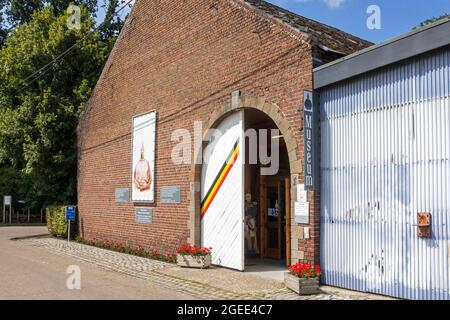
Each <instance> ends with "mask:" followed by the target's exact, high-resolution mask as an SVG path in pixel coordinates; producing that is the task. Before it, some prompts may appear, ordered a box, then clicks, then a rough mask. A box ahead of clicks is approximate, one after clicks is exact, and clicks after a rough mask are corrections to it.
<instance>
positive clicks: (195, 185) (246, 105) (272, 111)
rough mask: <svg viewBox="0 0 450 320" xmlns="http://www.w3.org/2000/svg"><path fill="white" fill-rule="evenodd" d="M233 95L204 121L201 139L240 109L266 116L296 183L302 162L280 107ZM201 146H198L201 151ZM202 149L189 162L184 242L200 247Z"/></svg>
mask: <svg viewBox="0 0 450 320" xmlns="http://www.w3.org/2000/svg"><path fill="white" fill-rule="evenodd" d="M237 96H238V95H237V93H234V94H233V100H234V97H236V100H235V102H232V103H231V105H230V104H224V105H222V106H221V107H220V108H218V109H216V110H215V111H214V112H213V113H212V114H211V115H210V116H209V118H208V120H207V124H206V126H203V133H202V136H203V137H205V134H206V131H207V130H208V129H211V128H214V127H216V126H217V125H218V124H219V123H220V122H221V121H222V120H223V119H225V118H226V117H227V116H228V115H230V114H232V113H233V112H236V111H238V110H243V109H257V110H259V111H261V112H263V113H264V114H265V115H267V116H268V117H269V118H271V119H272V121H273V122H274V123H275V124H276V125H277V127H278V129H279V130H280V132H281V134H282V135H283V138H284V141H285V143H286V147H287V152H288V157H289V166H290V173H291V177H292V178H293V179H292V181H293V182H294V183H297V180H298V177H299V175H300V174H301V173H302V163H301V160H300V159H299V152H298V144H297V140H296V139H295V135H294V132H293V130H292V127H291V125H290V123H289V121H288V120H287V119H286V118H285V117H284V116H283V113H282V112H281V109H280V107H279V106H278V105H277V104H275V103H270V102H266V98H265V97H255V96H246V95H239V97H238V98H237ZM203 147H204V145H203V146H202V149H203ZM201 151H202V150H196V151H195V152H194V155H193V159H192V160H193V161H192V165H191V172H190V192H189V217H190V219H189V229H190V237H189V239H188V242H189V243H190V244H197V245H200V240H201V238H200V232H201V220H200V202H201V199H200V197H201V195H200V183H201V172H202V165H201V164H198V163H199V161H197V160H198V159H199V158H200V157H201V156H202V152H201Z"/></svg>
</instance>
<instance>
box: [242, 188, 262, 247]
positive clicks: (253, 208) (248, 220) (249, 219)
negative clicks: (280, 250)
mask: <svg viewBox="0 0 450 320" xmlns="http://www.w3.org/2000/svg"><path fill="white" fill-rule="evenodd" d="M257 215H258V210H257V203H256V202H252V195H251V194H250V193H247V194H246V195H245V241H246V242H247V248H248V250H249V251H253V252H254V253H256V254H259V249H258V240H257V234H256V217H257Z"/></svg>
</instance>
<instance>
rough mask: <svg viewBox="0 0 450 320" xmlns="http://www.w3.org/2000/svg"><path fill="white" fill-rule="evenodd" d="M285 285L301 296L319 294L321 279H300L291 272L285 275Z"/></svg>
mask: <svg viewBox="0 0 450 320" xmlns="http://www.w3.org/2000/svg"><path fill="white" fill-rule="evenodd" d="M284 283H285V285H286V287H287V288H289V289H291V290H292V291H294V292H296V293H298V294H299V295H308V294H318V293H320V289H319V278H308V279H306V278H299V277H296V276H294V275H292V274H290V273H289V272H286V273H285V274H284Z"/></svg>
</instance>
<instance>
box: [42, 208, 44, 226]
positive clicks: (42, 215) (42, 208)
mask: <svg viewBox="0 0 450 320" xmlns="http://www.w3.org/2000/svg"><path fill="white" fill-rule="evenodd" d="M43 211H44V208H41V224H42V223H43V220H42V217H43V215H42V212H43Z"/></svg>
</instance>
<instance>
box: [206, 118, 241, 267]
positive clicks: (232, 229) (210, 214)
mask: <svg viewBox="0 0 450 320" xmlns="http://www.w3.org/2000/svg"><path fill="white" fill-rule="evenodd" d="M244 144H245V139H244V112H243V111H238V112H236V113H234V114H232V115H230V116H229V117H228V118H226V119H225V120H223V121H222V123H221V124H220V125H219V126H218V127H217V128H216V130H215V131H214V132H213V134H212V139H210V142H209V144H208V145H207V146H206V148H205V149H204V151H203V161H204V162H203V166H202V181H201V196H202V203H201V217H202V245H203V246H205V247H211V248H212V259H213V264H215V265H219V266H223V267H227V268H231V269H237V270H241V271H243V270H244V159H245V151H244V150H245V145H244Z"/></svg>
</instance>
